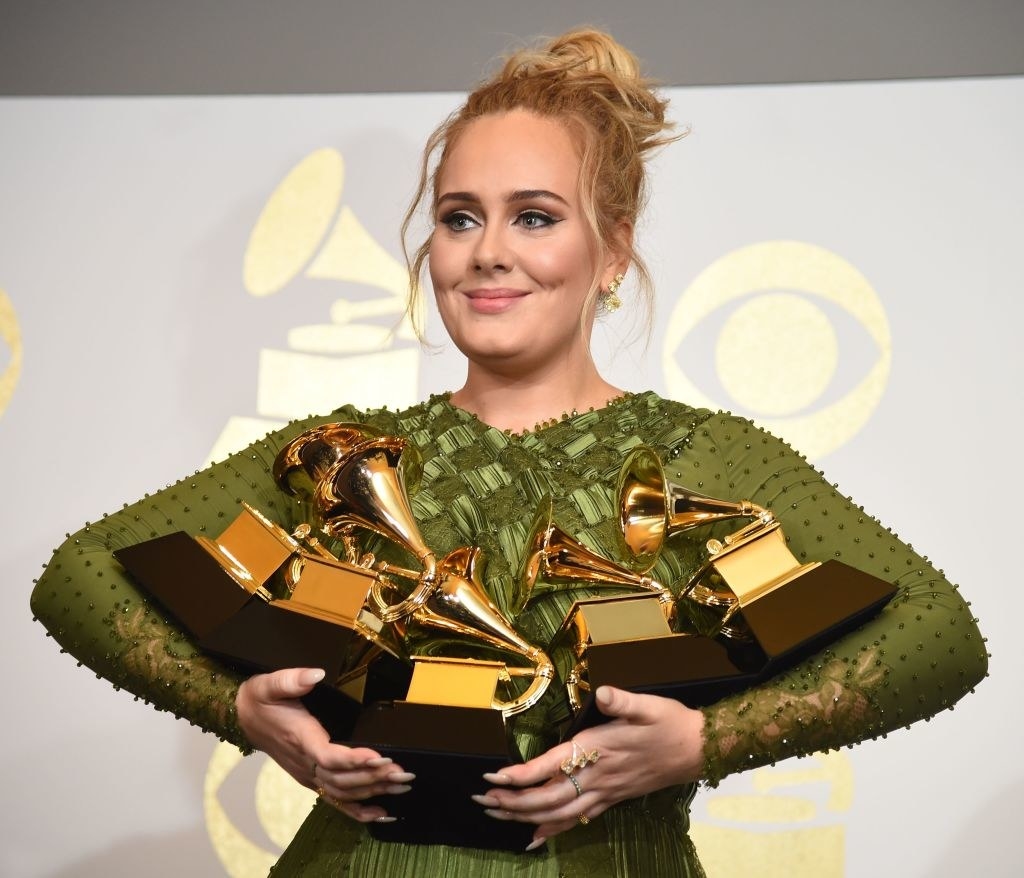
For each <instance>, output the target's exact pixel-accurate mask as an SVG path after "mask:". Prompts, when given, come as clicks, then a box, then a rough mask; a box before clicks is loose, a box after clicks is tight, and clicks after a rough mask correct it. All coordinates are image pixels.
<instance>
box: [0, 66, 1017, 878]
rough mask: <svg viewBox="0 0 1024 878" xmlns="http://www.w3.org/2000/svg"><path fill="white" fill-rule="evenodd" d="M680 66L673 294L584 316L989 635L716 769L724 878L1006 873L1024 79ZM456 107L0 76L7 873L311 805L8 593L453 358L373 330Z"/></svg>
mask: <svg viewBox="0 0 1024 878" xmlns="http://www.w3.org/2000/svg"><path fill="white" fill-rule="evenodd" d="M669 93H670V95H671V97H672V100H673V107H674V113H675V117H676V118H677V119H678V120H679V121H681V122H684V123H689V124H690V125H691V126H692V133H691V135H690V136H689V137H687V138H686V139H685V140H683V141H681V142H680V143H677V144H675V145H674V146H672V147H671V148H669V149H668V150H667V151H666V152H665V153H664V154H663V155H662V156H660V157H659V159H658V160H657V162H656V166H655V169H654V179H653V187H652V189H653V197H652V202H651V206H650V210H649V212H648V214H647V220H646V222H645V224H644V226H643V227H642V228H641V230H640V235H641V242H642V244H643V249H644V250H645V252H646V253H647V254H648V256H649V258H650V262H651V267H652V269H653V273H654V276H655V279H656V282H657V289H658V295H659V300H658V315H657V319H656V321H655V328H654V331H653V334H652V337H651V339H650V342H649V344H648V345H647V346H646V349H645V347H644V344H643V341H642V340H641V341H640V342H639V343H637V344H633V345H632V346H630V347H626V346H624V344H623V343H622V339H624V338H626V337H627V336H629V335H630V329H631V326H630V318H629V315H630V312H631V311H632V312H635V309H633V308H631V307H630V305H631V302H632V300H631V298H630V296H629V295H628V294H627V296H626V297H625V298H626V307H625V308H623V309H622V311H621V312H620V313H619V314H618V315H616V316H615V317H613V318H611V319H609V320H608V321H606V324H605V326H603V327H601V328H599V331H598V340H597V346H598V348H599V349H600V355H601V359H602V362H603V363H604V364H605V369H606V373H607V375H608V377H609V379H610V380H611V381H613V382H614V383H618V384H620V385H621V386H623V387H626V388H629V389H641V388H645V387H653V388H654V389H656V390H659V391H661V392H663V393H666V394H668V395H675V396H680V397H681V398H685V399H687V400H688V401H691V402H701V401H703V402H705V403H710V404H712V405H716V406H722V407H727V408H732V409H734V410H738V411H741V412H743V413H745V414H750V415H753V416H755V417H757V418H759V419H760V420H762V421H764V422H766V423H769V424H770V425H771V426H772V427H773V429H776V430H778V431H780V432H782V433H783V434H785V435H787V436H788V437H790V438H791V439H792V441H794V442H795V443H796V444H797V445H798V446H800V447H801V448H803V449H804V450H806V451H809V452H810V453H811V454H812V456H813V457H815V458H816V459H817V460H819V461H820V462H821V464H822V466H823V467H824V469H825V471H826V473H827V474H828V475H829V477H830V478H831V479H832V480H833V481H838V483H839V485H840V487H841V488H842V489H843V490H844V491H846V492H848V493H850V494H852V495H853V496H854V497H855V498H856V499H857V502H858V503H862V504H863V505H864V506H865V507H866V508H867V510H868V511H869V512H872V513H873V514H876V515H878V516H879V517H881V518H882V520H883V522H884V523H886V524H889V525H892V526H894V527H895V528H896V530H897V531H898V533H899V534H900V536H901V537H903V538H904V539H909V540H910V541H911V542H913V543H914V545H915V546H917V547H918V548H919V549H922V550H923V551H925V552H926V553H927V554H928V555H929V556H930V557H931V558H932V559H933V560H934V561H935V562H936V563H937V565H938V566H940V567H942V568H944V569H945V570H946V572H947V574H948V575H949V576H950V578H951V579H953V580H954V581H956V582H960V583H961V584H962V586H963V589H964V591H965V593H966V595H967V596H968V598H969V599H971V600H972V601H973V605H974V608H975V610H976V613H977V615H978V616H979V617H980V618H981V624H982V628H983V632H984V633H985V634H986V635H987V636H988V638H989V645H990V651H991V652H992V653H993V660H992V673H993V676H992V678H991V679H989V680H988V681H986V682H985V684H984V685H983V686H982V687H981V688H980V689H979V691H978V693H977V694H976V695H975V696H973V697H971V698H969V699H968V700H967V701H966V702H965V703H963V705H962V706H961V707H959V708H958V709H957V710H956V711H955V712H953V713H945V714H943V715H941V716H939V717H937V718H936V719H934V720H933V721H931V722H930V723H929V724H927V725H925V724H922V725H920V726H919V727H916V728H915V729H914V730H913V731H911V732H903V731H901V732H898V733H895V734H893V735H890V736H889V738H888V739H887V740H886V741H884V742H882V741H880V742H870V743H867V744H864V745H861V746H859V747H857V748H855V749H853V750H852V751H843V752H842V753H840V754H835V755H832V756H830V757H828V758H827V759H824V760H805V761H798V762H792V763H788V764H784V765H780V766H779V767H777V768H775V769H768V770H764V771H760V772H754V773H751V774H749V775H742V776H739V777H736V778H733V779H731V780H730V781H729V782H727V783H726V784H723V786H722V787H721V788H720V789H719V790H717V791H715V792H713V793H704V794H702V795H701V796H700V797H698V802H697V805H696V808H695V819H696V827H695V836H696V838H697V841H698V844H699V846H700V848H701V850H702V855H703V856H704V858H705V860H706V864H707V867H708V870H709V873H710V874H711V875H712V876H715V875H724V876H728V875H734V874H736V875H739V874H755V873H756V874H760V875H791V876H792V875H795V876H798V878H810V876H824V875H848V876H868V875H872V876H876V875H900V876H920V878H924V876H929V878H932V876H959V875H961V874H965V873H971V874H985V875H1010V874H1016V871H1017V870H1016V868H1015V866H1014V864H1013V863H1012V862H1011V849H1012V847H1014V846H1015V845H1014V835H1013V828H1012V826H1011V820H1012V819H1013V815H1015V814H1017V813H1019V810H1020V808H1021V806H1022V805H1024V790H1022V782H1024V771H1022V765H1021V760H1020V759H1019V756H1018V755H1017V750H1016V748H1015V747H1014V745H1013V743H1012V740H1013V739H1014V738H1015V737H1016V731H1017V729H1018V728H1019V726H1020V725H1021V721H1022V718H1024V710H1022V707H1021V703H1020V699H1019V698H1018V697H1016V693H1017V688H1018V687H1017V682H1018V680H1019V679H1020V676H1021V672H1022V671H1024V668H1022V661H1021V658H1022V655H1021V649H1020V647H1019V645H1018V644H1019V637H1015V636H1014V634H1013V631H1014V630H1015V623H1016V620H1017V619H1018V618H1020V617H1021V611H1022V610H1024V599H1022V598H1021V595H1020V593H1019V591H1017V590H1016V589H1015V588H1014V587H1013V585H1014V579H1015V573H1016V571H1015V559H1014V557H1013V556H1012V555H1011V554H1010V553H1009V552H1008V551H1007V549H1006V547H1005V537H1004V536H1003V535H1004V533H1006V532H1007V531H1008V530H1009V529H1010V528H1012V527H1013V514H1014V512H1015V508H1014V507H1015V503H1014V500H1015V499H1016V497H1018V496H1019V495H1020V493H1021V488H1022V487H1024V486H1022V480H1021V477H1020V474H1019V467H1018V466H1017V465H1016V464H1017V462H1018V460H1019V457H1020V455H1019V452H1018V448H1017V442H1016V439H1017V437H1018V435H1019V434H1020V430H1021V426H1022V424H1021V411H1020V403H1019V396H1020V391H1019V385H1020V379H1021V377H1022V375H1021V364H1022V357H1021V354H1020V345H1019V340H1018V336H1019V325H1020V321H1021V320H1022V318H1024V306H1022V305H1021V292H1022V290H1021V271H1020V256H1019V248H1020V242H1021V240H1022V233H1024V207H1022V206H1024V173H1022V170H1021V162H1020V158H1019V156H1020V154H1021V149H1022V142H1024V137H1022V135H1024V120H1022V117H1021V114H1020V112H1019V108H1020V107H1021V106H1024V79H1020V78H1009V79H985V80H951V81H934V82H902V83H874V84H846V85H819V86H772V87H751V88H715V89H672V90H670V91H669ZM457 101H458V96H456V95H414V96H413V95H404V96H403V95H391V96H341V97H285V98H200V99H193V98H181V99H80V100H64V99H8V100H0V460H3V461H4V464H5V466H4V488H3V492H2V495H0V496H2V498H3V499H2V505H0V528H2V533H3V534H4V537H3V539H2V541H0V559H2V563H3V570H4V572H5V575H6V579H7V590H6V594H7V605H6V610H7V611H6V612H5V613H4V614H3V616H2V621H0V631H2V637H0V644H2V646H0V649H2V651H3V652H2V656H3V661H4V668H5V669H6V671H7V675H6V680H7V684H6V685H7V696H6V698H5V711H4V713H5V722H4V724H3V728H2V730H0V736H2V751H0V753H2V756H0V759H2V765H3V778H4V789H5V793H6V796H5V798H6V803H7V804H6V807H5V812H6V818H5V820H4V821H3V827H2V829H0V874H3V875H18V876H52V878H58V876H59V878H70V876H76V878H85V876H111V875H135V874H147V875H154V876H163V875H166V876H172V875H173V876H177V875H181V874H194V875H221V874H231V875H237V876H243V875H246V876H247V875H253V874H259V873H260V870H263V869H265V863H266V862H267V861H269V859H271V858H272V857H273V854H274V851H276V850H278V849H279V846H280V844H281V843H282V842H283V836H284V835H286V834H287V826H288V825H289V822H290V821H293V820H294V819H296V818H295V815H294V813H293V811H294V810H295V809H297V810H299V811H301V810H302V808H304V807H305V806H306V805H307V804H308V799H307V798H304V797H303V796H302V795H300V794H298V793H296V792H295V791H293V790H291V789H289V788H288V787H287V786H286V785H285V784H284V783H283V782H282V781H281V779H280V778H279V777H277V776H276V775H274V773H273V772H272V771H270V770H269V769H266V768H263V767H262V763H261V762H260V759H259V758H258V757H257V758H254V759H251V760H247V761H246V762H245V763H243V764H242V765H240V766H235V765H234V764H233V758H232V755H231V753H229V752H227V751H226V750H225V749H224V748H222V747H221V748H218V747H217V746H216V742H215V741H214V739H213V738H212V737H209V736H204V735H201V734H200V733H199V732H197V731H195V730H194V729H191V728H189V727H188V726H187V725H186V724H184V723H175V722H174V721H173V720H171V719H170V718H169V717H167V716H165V715H162V714H156V713H153V712H151V711H149V710H147V709H144V708H143V707H141V706H140V705H137V704H135V703H133V701H132V699H131V698H130V697H127V696H126V695H125V694H124V693H115V692H114V691H113V690H112V688H111V687H110V686H109V685H108V684H107V683H105V682H102V681H97V680H96V679H95V678H94V677H93V676H92V675H91V674H89V673H87V672H86V671H84V670H81V669H76V667H75V663H74V662H73V661H71V660H70V659H69V658H68V657H67V656H62V655H59V654H58V653H57V650H56V649H55V648H54V644H53V643H52V641H48V640H47V639H45V638H44V637H43V631H42V628H41V627H40V626H38V625H35V624H33V623H31V622H30V621H29V611H28V594H29V591H30V589H31V582H32V579H33V577H35V576H36V575H37V572H38V571H39V569H40V565H41V564H42V563H43V562H45V560H46V558H47V557H48V555H49V551H50V549H51V548H52V547H53V546H54V545H56V544H57V543H58V542H59V541H60V539H61V537H62V535H63V534H64V533H65V532H66V531H70V530H74V529H77V528H78V527H80V526H81V524H82V523H83V522H84V521H85V520H86V519H92V518H96V517H98V516H99V515H100V513H102V512H103V511H105V510H109V509H114V508H117V507H119V506H120V504H121V503H122V502H124V501H126V500H133V499H135V498H136V497H138V496H140V495H141V494H142V493H143V492H145V491H151V490H153V489H154V488H157V487H160V486H162V485H164V484H166V483H167V482H169V481H171V480H174V479H176V478H178V477H180V476H181V475H183V474H185V473H187V472H190V471H192V470H194V469H195V468H197V467H199V466H201V465H202V464H203V462H204V461H205V460H206V459H207V458H208V456H209V455H210V454H211V453H214V449H215V447H216V448H217V449H222V448H225V447H226V446H227V444H229V443H230V442H232V441H237V439H238V438H239V437H240V436H241V435H243V434H244V433H245V432H246V431H252V430H261V429H263V428H265V427H266V426H267V425H269V424H271V423H274V422H276V421H279V420H281V419H283V418H287V417H289V416H292V415H297V414H305V413H306V411H307V410H308V409H309V408H316V407H318V408H322V409H328V408H331V407H333V406H334V405H336V404H339V403H341V402H348V401H355V402H358V403H362V402H363V401H364V400H375V401H380V402H385V401H388V402H392V403H394V404H400V403H401V402H403V401H411V399H413V398H419V397H421V396H422V395H424V394H426V393H428V392H431V391H435V390H442V389H445V388H450V387H455V386H458V384H459V383H460V381H461V377H462V373H461V366H460V365H459V361H458V358H457V356H453V355H452V353H451V351H449V350H442V352H441V353H439V354H430V353H423V352H421V351H420V350H419V348H418V347H416V345H415V344H414V343H413V342H412V341H410V340H408V339H406V338H404V337H402V336H401V334H400V336H399V337H398V338H397V339H390V338H387V337H384V335H383V334H382V333H380V332H379V330H377V329H375V328H374V327H375V326H380V325H387V324H388V323H389V322H390V321H391V320H392V319H393V318H392V317H390V316H389V315H390V314H392V313H393V312H394V308H395V303H396V302H397V301H398V300H399V299H400V297H401V294H402V289H401V275H400V266H399V265H398V260H399V249H398V245H397V240H396V229H397V227H398V223H399V221H400V217H401V213H402V210H403V208H404V205H405V203H406V201H407V199H408V196H409V194H410V193H411V190H412V187H413V184H414V174H415V168H416V165H417V160H418V151H419V147H420V144H421V143H422V142H423V141H424V139H425V137H426V134H427V132H428V131H429V130H430V128H431V127H432V126H433V125H434V124H435V123H436V122H437V121H438V120H439V119H440V118H441V117H442V116H443V115H444V114H445V113H446V112H448V111H449V110H450V109H451V108H452V107H453V106H454V105H455V104H456V103H457ZM261 217H262V219H261ZM374 315H377V316H374ZM691 324H692V326H691ZM435 325H436V324H435ZM793 327H797V330H796V331H795V332H794V330H793ZM691 329H692V332H691ZM780 333H785V336H784V337H785V338H786V339H787V341H786V343H785V344H784V345H782V346H781V347H782V348H783V349H784V350H785V351H786V356H784V357H783V356H778V357H776V358H774V359H772V360H770V361H769V360H766V359H763V358H761V356H760V355H759V353H758V344H759V338H762V337H763V336H764V335H765V334H768V335H769V336H770V337H771V339H772V341H773V343H774V347H776V348H777V349H778V348H779V347H780V345H779V344H778V339H779V337H780ZM433 336H434V338H435V339H437V340H440V337H439V336H438V334H437V332H436V331H435V332H434V333H433ZM739 355H742V356H744V357H747V358H748V359H749V366H747V367H746V368H743V369H737V368H736V363H737V362H738V357H739ZM284 374H286V375H288V376H289V380H290V384H289V388H290V390H289V391H288V392H285V388H284V387H283V383H282V381H281V380H280V376H281V375H284ZM296 388H298V389H299V390H296ZM300 391H301V392H300ZM217 453H219V452H217ZM1004 509H1005V510H1006V511H1004ZM1011 533H1012V531H1011ZM1011 539H1012V536H1011ZM211 760H213V761H212V762H211ZM204 787H205V796H204ZM275 803H276V804H277V806H278V809H277V810H276V811H275V808H274V805H275ZM285 804H287V805H288V806H289V807H290V808H292V809H293V811H287V809H285V808H284V805H285ZM745 854H752V855H753V856H755V857H756V858H757V859H756V862H757V864H758V865H757V868H756V870H753V869H752V868H751V867H750V866H749V865H748V864H747V863H745V862H744V861H743V860H742V859H741V858H742V857H743V856H744V855H745Z"/></svg>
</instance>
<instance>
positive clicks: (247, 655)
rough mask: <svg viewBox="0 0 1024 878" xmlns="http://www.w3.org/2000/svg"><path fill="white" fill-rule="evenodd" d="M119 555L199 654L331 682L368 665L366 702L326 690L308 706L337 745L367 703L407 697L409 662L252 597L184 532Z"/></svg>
mask: <svg viewBox="0 0 1024 878" xmlns="http://www.w3.org/2000/svg"><path fill="white" fill-rule="evenodd" d="M114 556H115V557H116V558H117V560H118V561H119V562H120V563H121V564H123V565H124V567H125V569H126V570H127V571H128V572H129V573H130V574H131V575H132V576H133V577H134V578H135V579H136V581H138V582H139V583H140V584H141V585H142V586H143V588H145V589H146V591H147V592H148V593H149V594H151V595H152V596H153V597H154V598H155V599H156V600H157V601H159V602H160V604H161V605H162V606H163V607H164V608H165V609H166V610H167V611H168V612H169V613H170V614H171V615H172V616H174V618H175V619H176V620H177V621H178V622H179V623H180V624H181V625H182V627H183V628H184V629H185V630H186V631H187V632H188V633H189V634H190V635H191V636H192V637H193V638H194V639H195V641H196V644H197V645H198V646H199V647H200V649H202V650H203V651H204V652H208V653H211V654H213V655H216V656H219V657H220V658H222V659H224V660H226V661H227V662H228V663H230V664H232V665H235V666H237V667H241V668H244V669H246V670H256V671H276V670H280V669H281V668H323V669H324V671H325V672H326V680H327V681H329V683H333V681H335V680H337V679H338V678H339V677H340V675H341V673H342V671H343V670H345V669H347V668H352V667H358V666H360V665H366V666H367V671H366V675H365V681H364V683H363V685H362V687H361V688H362V689H363V690H364V692H365V695H364V696H363V697H361V698H352V697H349V696H348V695H346V694H344V693H343V692H341V691H338V690H337V689H335V688H333V686H331V685H328V684H321V685H319V686H317V687H316V688H315V689H314V690H313V692H311V693H310V694H309V695H307V696H306V698H305V699H303V701H304V702H305V703H306V706H307V708H308V709H309V711H310V712H311V713H312V714H313V715H314V716H316V717H317V719H318V720H320V722H321V723H322V724H323V725H324V727H325V728H326V729H327V731H328V732H329V733H330V735H331V737H332V739H335V740H344V739H347V738H348V737H349V736H350V734H351V732H352V729H353V727H354V725H355V721H356V718H357V716H358V713H359V710H360V709H361V704H360V702H361V701H370V700H373V699H378V698H401V697H403V696H404V695H405V693H406V691H407V690H408V685H409V679H410V676H411V673H412V669H411V668H410V667H409V666H408V665H407V664H406V663H404V662H401V661H399V660H398V659H395V658H393V657H392V656H391V655H389V654H387V653H384V652H379V650H378V648H377V647H375V646H373V644H371V643H370V642H369V641H368V640H367V639H366V638H364V637H363V636H362V635H361V634H359V633H358V632H356V631H354V630H352V629H351V628H347V627H345V626H344V625H342V624H339V623H336V622H332V621H330V620H328V619H325V618H321V617H318V616H312V615H309V614H306V613H301V612H296V611H294V610H290V609H285V608H284V607H283V606H280V605H275V604H272V603H269V602H268V601H266V600H264V599H263V598H262V597H260V596H259V595H258V594H252V593H250V592H248V591H247V590H246V589H245V588H243V587H242V586H241V585H239V584H238V583H237V582H236V581H235V580H234V579H233V578H232V577H231V576H230V575H229V574H228V573H227V572H226V571H225V570H224V569H223V568H222V567H221V566H220V564H219V563H218V562H217V560H216V559H215V558H214V557H213V556H212V555H210V553H209V552H207V551H206V550H205V549H204V548H203V547H202V546H201V545H199V543H198V542H196V540H194V539H193V538H192V537H190V536H189V535H188V534H186V533H184V532H182V531H177V532H176V533H172V534H168V535H167V536H163V537H157V538H156V539H152V540H147V541H146V542H143V543H138V544H137V545H134V546H129V547H127V548H124V549H119V550H117V551H116V552H114ZM375 652H376V653H379V654H377V655H374V653H375Z"/></svg>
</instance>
